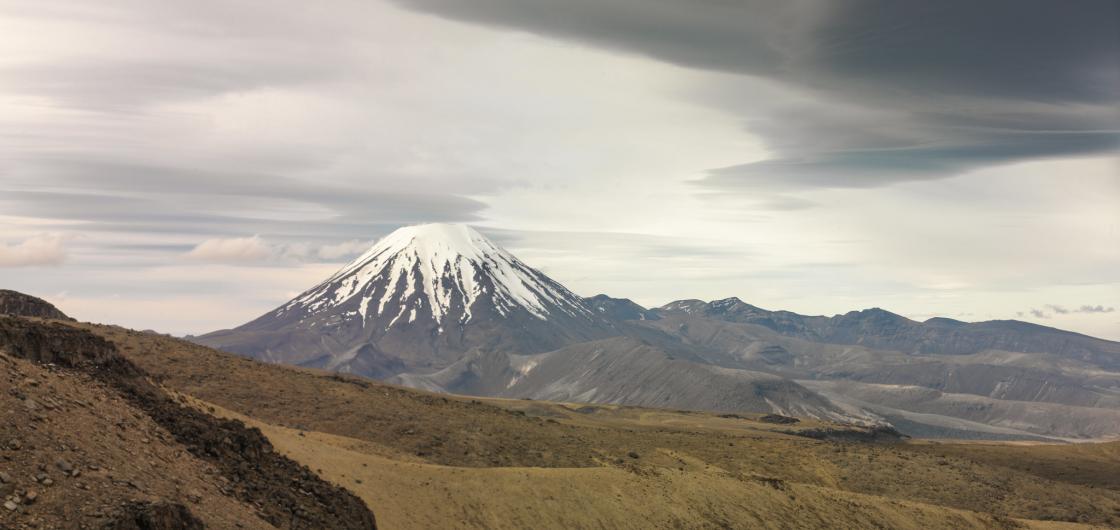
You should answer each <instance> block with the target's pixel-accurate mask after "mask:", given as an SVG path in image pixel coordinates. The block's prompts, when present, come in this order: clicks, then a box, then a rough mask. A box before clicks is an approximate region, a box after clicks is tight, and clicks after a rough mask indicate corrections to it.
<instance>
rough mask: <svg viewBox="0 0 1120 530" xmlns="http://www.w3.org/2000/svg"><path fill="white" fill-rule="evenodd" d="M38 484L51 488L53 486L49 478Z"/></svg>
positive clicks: (52, 481)
mask: <svg viewBox="0 0 1120 530" xmlns="http://www.w3.org/2000/svg"><path fill="white" fill-rule="evenodd" d="M40 484H42V485H44V486H53V485H54V480H51V479H50V477H48V478H45V479H43V481H42V482H40Z"/></svg>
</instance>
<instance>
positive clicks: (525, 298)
mask: <svg viewBox="0 0 1120 530" xmlns="http://www.w3.org/2000/svg"><path fill="white" fill-rule="evenodd" d="M354 299H358V309H357V310H358V314H359V315H360V316H361V319H362V322H366V321H367V320H378V319H381V318H384V317H386V316H391V317H392V318H391V320H390V321H389V324H388V325H387V326H386V327H392V326H393V325H395V324H396V323H397V322H399V321H401V319H402V318H405V314H406V313H407V314H408V316H407V322H413V321H415V320H416V318H417V315H418V314H423V313H424V312H425V311H426V312H428V313H430V316H431V318H432V319H433V320H434V321H436V322H439V323H440V325H441V329H440V331H442V327H445V326H452V325H456V324H460V325H461V324H466V323H468V322H470V321H471V318H472V316H473V315H472V311H471V310H472V308H473V307H474V306H475V304H476V303H478V302H479V301H483V302H484V303H487V304H488V305H489V306H490V307H492V308H493V309H494V310H495V311H497V312H498V313H499V314H500V315H502V316H505V315H508V314H509V313H510V312H512V311H516V310H518V309H521V310H524V311H527V312H528V313H529V314H531V315H533V316H534V317H536V318H539V319H542V320H546V319H548V318H549V316H550V314H553V313H556V312H562V313H565V314H567V315H569V316H573V317H578V316H584V317H586V316H589V315H590V314H591V312H590V310H589V309H588V308H587V306H586V305H585V304H584V302H583V300H582V299H581V298H580V297H578V296H576V295H575V294H573V293H572V292H571V291H569V290H567V289H565V288H564V287H563V286H561V285H560V284H558V283H556V282H554V281H552V280H551V279H550V278H548V277H547V276H545V275H544V274H541V273H540V272H538V271H536V270H534V269H532V268H529V267H528V266H526V265H525V264H524V263H522V262H521V260H518V259H517V258H516V257H514V256H513V255H512V254H510V253H509V252H506V251H505V250H504V249H502V248H501V247H499V246H498V245H495V244H494V243H493V242H492V241H490V240H489V239H487V238H486V237H484V236H483V235H482V234H480V233H478V231H476V230H475V229H473V228H471V227H469V226H466V225H455V224H425V225H417V226H408V227H404V228H401V229H399V230H397V231H395V232H393V233H391V234H389V235H388V236H386V237H385V238H384V239H382V240H380V241H378V242H377V243H376V244H375V245H374V246H373V247H371V248H370V249H369V250H367V251H366V252H365V253H364V254H362V255H361V256H359V257H358V258H357V259H355V260H354V261H352V262H351V263H350V264H349V265H347V266H345V267H343V268H342V270H340V271H338V272H337V273H336V274H335V275H334V276H331V277H330V278H328V279H327V280H326V281H324V282H323V283H321V284H319V285H317V286H315V287H314V288H312V289H311V290H309V291H307V292H306V293H304V294H302V295H300V296H299V297H297V298H296V299H295V300H292V301H291V302H288V303H287V304H286V305H284V306H283V307H281V308H280V309H278V310H277V311H276V313H277V316H281V315H283V314H284V313H285V312H288V311H301V312H306V313H309V314H311V315H314V314H317V313H320V312H323V311H328V310H330V309H331V308H333V307H338V306H340V305H345V304H347V302H349V301H351V300H354ZM386 308H389V309H390V311H386ZM371 309H372V310H371ZM394 311H395V313H394ZM451 314H455V316H456V317H457V318H456V319H455V320H454V321H448V318H447V317H448V316H449V315H451Z"/></svg>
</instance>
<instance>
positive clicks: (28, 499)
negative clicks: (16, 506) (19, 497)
mask: <svg viewBox="0 0 1120 530" xmlns="http://www.w3.org/2000/svg"><path fill="white" fill-rule="evenodd" d="M38 498H39V494H38V493H36V492H35V491H34V490H32V491H28V492H27V494H26V495H24V496H23V503H24V504H34V503H35V500H36V499H38Z"/></svg>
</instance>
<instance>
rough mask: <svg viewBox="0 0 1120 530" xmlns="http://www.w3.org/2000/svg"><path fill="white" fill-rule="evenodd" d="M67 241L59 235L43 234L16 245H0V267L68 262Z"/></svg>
mask: <svg viewBox="0 0 1120 530" xmlns="http://www.w3.org/2000/svg"><path fill="white" fill-rule="evenodd" d="M65 239H66V238H65V237H64V236H61V235H58V234H43V235H39V236H34V237H30V238H27V239H25V240H23V241H20V242H19V243H15V244H5V243H0V267H32V266H37V265H58V264H60V263H62V262H63V261H65V260H66V249H65V247H64V246H63V242H64V240H65Z"/></svg>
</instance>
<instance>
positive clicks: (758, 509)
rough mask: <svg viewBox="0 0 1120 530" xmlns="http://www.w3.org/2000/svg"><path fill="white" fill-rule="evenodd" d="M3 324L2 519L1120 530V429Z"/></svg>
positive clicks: (113, 524)
mask: <svg viewBox="0 0 1120 530" xmlns="http://www.w3.org/2000/svg"><path fill="white" fill-rule="evenodd" d="M0 330H2V333H0V385H2V386H4V387H6V388H7V389H8V390H7V391H6V392H4V393H3V394H0V471H2V472H3V473H4V475H2V476H0V478H3V494H4V495H3V502H4V503H5V505H4V507H3V508H2V509H0V528H81V527H86V528H101V527H109V528H199V527H206V528H272V527H277V528H368V527H370V526H372V523H373V519H372V515H371V514H370V513H369V511H368V509H367V508H366V507H367V506H368V507H369V508H372V510H373V511H374V512H376V514H377V524H378V525H379V526H380V527H383V528H526V527H533V528H601V527H609V528H681V527H684V528H726V527H731V528H756V527H773V528H875V527H879V528H914V529H918V528H921V529H935V528H946V529H948V528H953V529H957V528H1078V527H1079V525H1084V526H1083V527H1085V528H1090V527H1093V526H1092V525H1096V527H1115V526H1117V525H1120V479H1118V478H1117V477H1120V444H1117V443H1109V444H1083V445H1065V444H1057V445H1023V444H1021V443H1020V444H1001V443H985V444H976V443H934V442H928V441H921V440H908V439H905V438H901V437H899V436H897V434H896V433H893V432H892V431H890V430H882V429H877V428H864V427H851V426H847V425H843V424H837V423H831V422H828V421H820V420H814V419H806V418H801V419H798V418H791V417H788V416H775V415H758V414H748V413H720V414H714V413H702V412H689V411H675V410H665V409H654V408H634V407H624V406H617V405H588V404H574V403H573V404H567V403H554V402H545V401H535V400H532V401H531V400H510V399H487V398H472V397H460V396H453V395H441V394H432V393H427V392H423V391H418V390H413V389H407V388H402V387H397V386H392V385H387V384H384V383H379V382H376V381H370V380H368V379H362V378H357V377H353V376H346V375H339V374H335V373H330V372H324V371H319V370H314V369H300V368H292V367H285V366H280V365H273V364H263V363H260V362H257V361H253V360H249V359H245V358H240V357H236V356H233V355H231V354H228V353H223V352H220V351H216V350H212V349H209V348H206V347H202V346H199V345H196V344H192V343H189V342H185V341H181V340H177V339H173V338H170V337H166V336H161V335H157V334H152V333H145V332H137V331H132V330H127V329H124V328H119V327H114V326H100V325H90V324H80V323H71V322H61V321H52V322H43V321H40V320H37V319H21V318H13V317H8V318H3V319H0ZM9 506H11V507H9ZM151 521H162V522H163V524H165V526H151V525H150V524H149V523H150V522H151ZM144 525H148V526H144Z"/></svg>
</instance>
